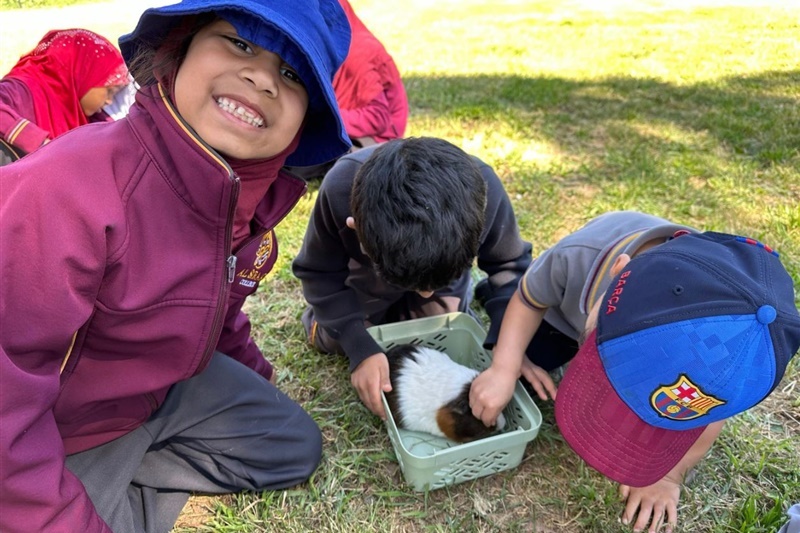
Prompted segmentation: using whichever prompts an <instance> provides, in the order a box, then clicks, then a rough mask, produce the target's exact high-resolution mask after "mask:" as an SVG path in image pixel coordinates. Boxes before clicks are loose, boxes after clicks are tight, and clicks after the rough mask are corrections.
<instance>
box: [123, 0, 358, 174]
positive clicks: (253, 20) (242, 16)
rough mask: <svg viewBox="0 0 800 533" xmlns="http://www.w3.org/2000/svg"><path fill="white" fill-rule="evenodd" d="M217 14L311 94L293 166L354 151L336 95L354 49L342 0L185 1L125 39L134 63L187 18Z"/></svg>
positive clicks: (158, 12)
mask: <svg viewBox="0 0 800 533" xmlns="http://www.w3.org/2000/svg"><path fill="white" fill-rule="evenodd" d="M209 12H213V13H215V14H217V16H219V17H220V18H221V19H223V20H225V21H227V22H229V23H230V24H231V25H233V27H234V28H236V31H237V33H238V34H239V35H240V36H241V37H242V38H243V39H246V40H248V41H250V42H252V43H254V44H256V45H258V46H260V47H262V48H264V49H265V50H269V51H270V52H273V53H275V54H278V55H279V56H281V57H282V58H283V60H284V61H286V62H287V63H289V64H290V65H292V67H293V68H294V69H296V70H297V73H298V74H299V75H300V77H301V79H302V80H303V83H304V84H305V86H306V90H307V91H308V111H307V112H306V120H305V125H304V127H303V132H302V134H301V136H300V143H299V145H298V147H297V149H296V150H295V151H294V152H293V153H292V154H290V155H289V157H288V158H287V159H286V164H287V165H292V166H311V165H317V164H320V163H325V162H327V161H330V160H332V159H335V158H337V157H339V156H340V155H342V154H343V153H345V152H346V151H347V150H348V149H349V148H350V146H351V144H350V139H349V138H348V136H347V132H346V131H345V129H344V123H343V122H342V119H341V116H340V115H339V107H338V105H337V103H336V96H335V94H334V92H333V86H332V81H333V76H334V74H335V73H336V71H337V69H338V68H339V66H340V65H341V64H342V61H344V59H345V57H346V56H347V52H348V50H349V47H350V25H349V24H348V22H347V17H346V16H345V14H344V11H343V10H342V8H341V6H340V5H339V2H338V1H337V0H260V1H259V0H237V1H231V0H228V1H224V0H184V1H183V2H180V3H178V4H173V5H169V6H164V7H156V8H151V9H148V10H146V11H145V12H144V13H143V14H142V16H141V18H140V19H139V24H138V25H137V26H136V29H135V30H133V32H132V33H129V34H127V35H123V36H122V37H120V39H119V46H120V50H121V51H122V55H123V57H124V58H125V60H126V61H127V62H128V63H130V61H131V59H133V58H134V57H136V55H137V53H138V51H139V49H140V48H142V47H144V46H147V47H153V46H156V47H157V46H158V43H159V42H160V41H161V40H163V39H164V38H165V37H166V36H167V34H168V33H169V31H170V30H171V29H172V28H173V27H174V26H175V25H177V24H178V22H179V21H180V19H181V18H182V17H183V16H184V15H198V14H201V13H209Z"/></svg>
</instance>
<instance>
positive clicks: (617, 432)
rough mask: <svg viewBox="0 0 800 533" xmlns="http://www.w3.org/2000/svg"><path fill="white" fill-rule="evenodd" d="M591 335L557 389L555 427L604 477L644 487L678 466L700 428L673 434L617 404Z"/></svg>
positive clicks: (673, 431) (619, 400)
mask: <svg viewBox="0 0 800 533" xmlns="http://www.w3.org/2000/svg"><path fill="white" fill-rule="evenodd" d="M596 335H597V331H596V330H595V331H594V332H593V333H592V334H591V336H590V337H589V339H587V340H586V342H584V343H583V345H582V346H581V348H580V350H579V351H578V354H577V355H576V356H575V358H574V359H573V360H572V361H571V362H570V364H569V367H568V368H567V371H566V373H565V374H564V379H563V380H562V381H561V384H560V385H559V387H558V395H557V398H556V402H555V412H556V423H557V424H558V428H559V430H560V431H561V434H562V435H563V436H564V439H566V441H567V443H568V444H569V445H570V447H571V448H572V449H573V450H575V452H576V453H577V454H578V455H580V456H581V458H582V459H583V460H584V461H586V462H587V463H588V464H589V466H591V467H592V468H594V469H595V470H597V471H598V472H600V473H601V474H603V475H605V476H606V477H608V478H610V479H612V480H614V481H617V482H618V483H622V484H623V485H630V486H632V487H646V486H648V485H652V484H653V483H655V482H656V481H658V480H659V479H661V478H663V477H664V476H665V475H666V474H667V473H668V472H669V471H670V470H672V468H673V467H674V466H675V465H676V464H678V462H679V461H680V460H681V459H682V458H683V456H684V455H685V454H686V452H687V451H688V450H689V448H691V447H692V445H693V444H694V443H695V441H696V440H697V439H698V438H699V437H700V435H701V434H702V433H703V431H704V430H705V427H699V428H695V429H690V430H685V431H676V430H668V429H661V428H657V427H654V426H651V425H649V424H646V423H645V422H643V421H642V420H641V419H640V418H639V417H638V416H636V414H635V413H634V412H633V411H632V410H631V409H630V408H629V407H628V406H627V405H626V404H625V403H624V402H623V401H622V400H621V399H620V397H619V395H617V393H616V392H615V391H614V388H613V387H612V385H611V383H610V382H609V380H608V377H607V376H606V373H605V370H604V368H603V363H602V361H601V360H600V356H599V354H598V351H597V342H596Z"/></svg>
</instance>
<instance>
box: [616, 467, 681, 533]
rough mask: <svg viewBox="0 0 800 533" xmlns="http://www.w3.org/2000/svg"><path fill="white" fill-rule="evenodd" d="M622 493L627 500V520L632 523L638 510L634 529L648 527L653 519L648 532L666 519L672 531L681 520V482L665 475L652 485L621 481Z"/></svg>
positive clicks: (667, 531) (623, 520)
mask: <svg viewBox="0 0 800 533" xmlns="http://www.w3.org/2000/svg"><path fill="white" fill-rule="evenodd" d="M619 493H620V496H622V499H623V500H624V501H625V510H624V511H623V512H622V523H623V524H625V525H627V524H630V523H631V522H632V521H633V517H634V516H635V515H636V514H637V510H638V516H637V517H636V523H634V524H633V530H634V531H644V529H645V528H646V527H647V524H648V523H649V524H650V529H649V530H648V532H649V533H655V532H657V531H660V529H661V526H662V525H664V523H665V522H666V529H665V531H666V533H672V529H673V528H674V527H675V526H676V525H677V524H678V500H679V499H680V495H681V484H680V482H677V481H674V480H672V479H670V478H669V477H668V476H665V477H663V478H661V479H660V480H658V481H656V482H655V483H653V484H652V485H650V486H648V487H629V486H627V485H620V486H619ZM651 518H652V520H651ZM665 519H666V520H665Z"/></svg>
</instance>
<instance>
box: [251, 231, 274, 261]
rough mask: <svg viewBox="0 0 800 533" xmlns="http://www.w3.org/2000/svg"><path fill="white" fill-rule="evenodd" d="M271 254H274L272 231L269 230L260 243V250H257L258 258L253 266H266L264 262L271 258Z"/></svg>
mask: <svg viewBox="0 0 800 533" xmlns="http://www.w3.org/2000/svg"><path fill="white" fill-rule="evenodd" d="M270 254H272V232H271V231H269V232H267V234H266V235H264V238H263V239H262V240H261V244H259V245H258V250H256V259H255V261H253V266H254V267H255V268H256V269H260V268H261V267H263V266H264V263H266V262H267V259H269V256H270Z"/></svg>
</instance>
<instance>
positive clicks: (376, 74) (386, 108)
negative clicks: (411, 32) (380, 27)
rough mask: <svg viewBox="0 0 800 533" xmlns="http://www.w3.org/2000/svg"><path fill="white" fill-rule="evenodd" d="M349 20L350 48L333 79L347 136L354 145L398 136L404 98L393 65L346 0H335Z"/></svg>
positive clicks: (404, 111) (402, 129) (404, 110)
mask: <svg viewBox="0 0 800 533" xmlns="http://www.w3.org/2000/svg"><path fill="white" fill-rule="evenodd" d="M339 3H340V4H341V5H342V8H344V12H345V14H346V15H347V20H348V21H349V22H350V29H351V31H352V32H353V37H352V40H351V42H350V51H349V52H348V54H347V58H345V60H344V63H342V66H341V68H340V69H339V70H338V71H337V72H336V76H334V78H333V89H334V91H335V93H336V101H337V103H338V104H339V110H340V111H341V113H342V119H343V120H344V127H345V129H346V130H347V135H349V136H350V139H351V140H352V141H353V144H354V145H355V146H358V147H364V146H369V145H371V144H375V143H380V142H385V141H388V140H390V139H399V138H400V137H402V136H403V133H405V130H406V122H407V121H408V98H407V97H406V90H405V87H403V80H402V79H401V78H400V72H399V71H398V70H397V66H396V65H395V63H394V60H393V59H392V56H391V55H389V52H387V51H386V48H384V46H383V44H381V42H380V41H379V40H378V39H377V38H376V37H375V35H373V34H372V32H371V31H369V29H368V28H367V27H366V26H365V25H364V23H363V22H362V21H361V19H360V18H358V15H356V13H355V11H353V8H352V7H351V6H350V4H349V2H348V1H347V0H339Z"/></svg>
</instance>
